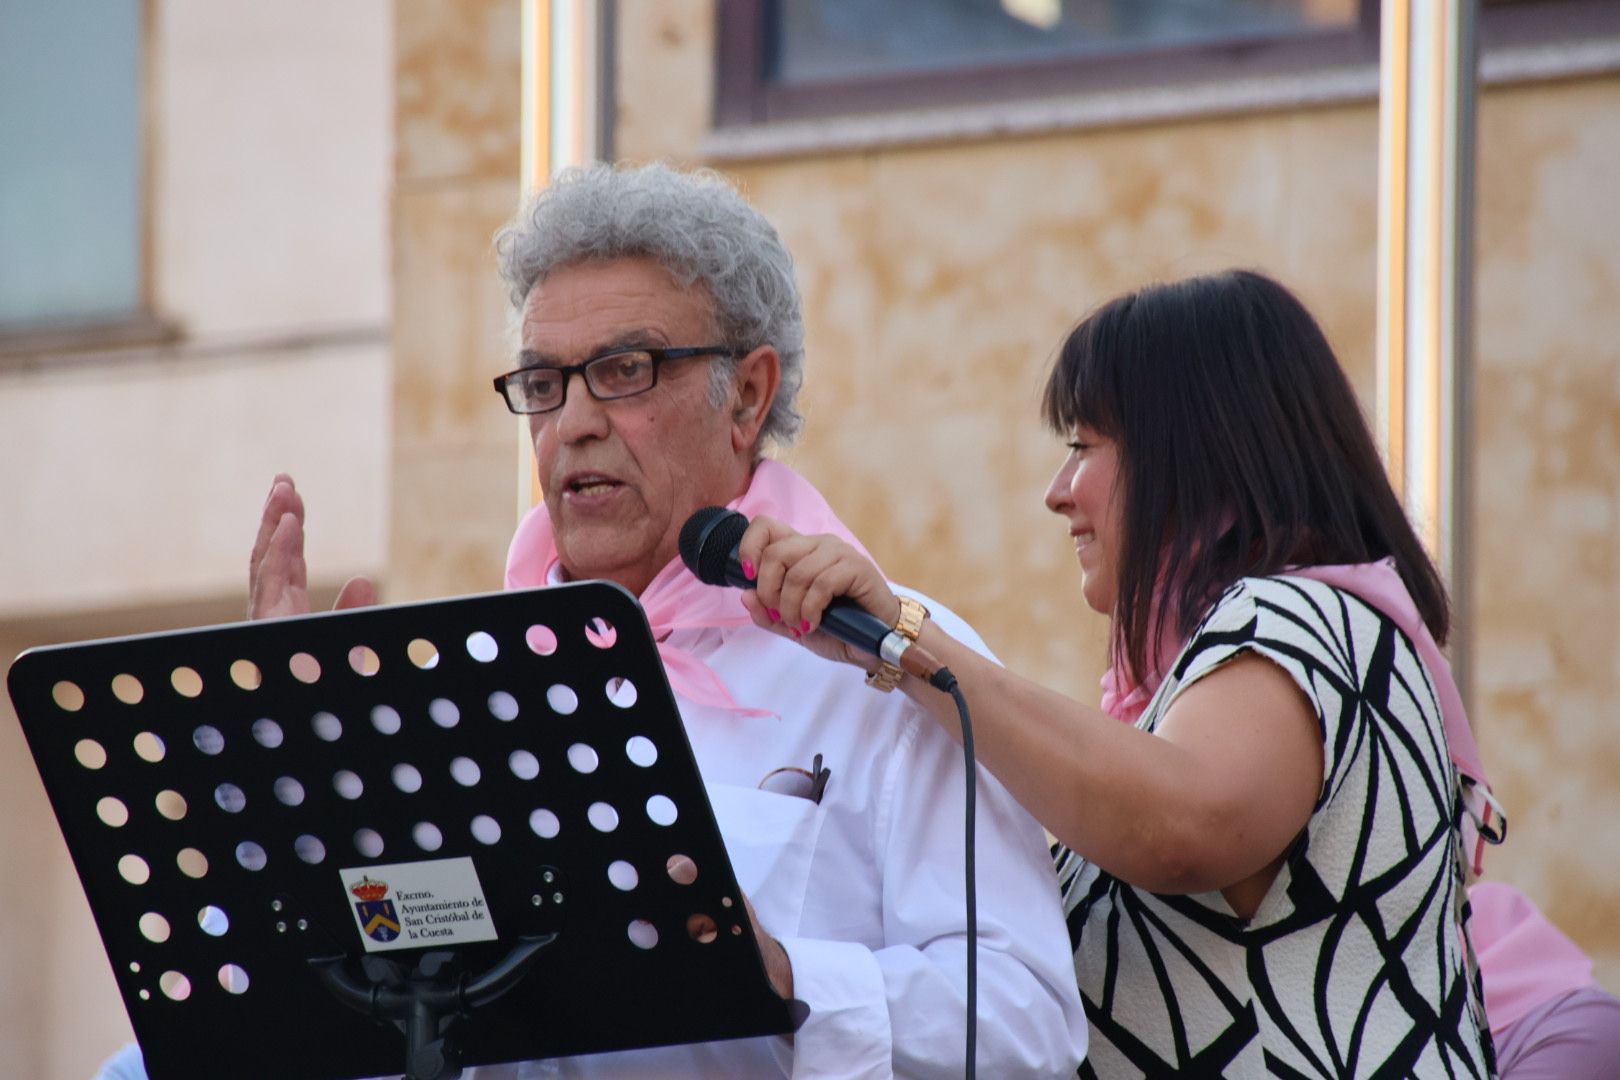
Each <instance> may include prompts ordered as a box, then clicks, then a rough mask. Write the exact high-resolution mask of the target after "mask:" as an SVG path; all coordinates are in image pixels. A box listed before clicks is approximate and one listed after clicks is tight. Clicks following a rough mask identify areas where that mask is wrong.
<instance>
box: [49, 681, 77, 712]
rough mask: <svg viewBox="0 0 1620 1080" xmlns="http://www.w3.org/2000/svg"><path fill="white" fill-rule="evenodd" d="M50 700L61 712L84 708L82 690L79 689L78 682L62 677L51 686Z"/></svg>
mask: <svg viewBox="0 0 1620 1080" xmlns="http://www.w3.org/2000/svg"><path fill="white" fill-rule="evenodd" d="M51 700H52V701H54V702H56V707H57V708H58V709H61V710H62V711H63V712H78V711H79V710H80V709H82V708H84V691H83V690H81V689H79V684H78V683H73V682H68V681H67V680H66V679H63V680H62V681H61V682H59V683H57V684H56V685H55V686H53V687H51Z"/></svg>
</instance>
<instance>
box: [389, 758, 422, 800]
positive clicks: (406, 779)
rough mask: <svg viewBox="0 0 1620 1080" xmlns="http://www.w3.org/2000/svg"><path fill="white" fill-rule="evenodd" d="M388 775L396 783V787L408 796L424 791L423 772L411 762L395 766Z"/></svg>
mask: <svg viewBox="0 0 1620 1080" xmlns="http://www.w3.org/2000/svg"><path fill="white" fill-rule="evenodd" d="M388 775H389V777H390V778H391V779H392V780H393V781H394V786H395V787H397V788H399V790H401V791H403V792H404V793H405V794H407V795H415V794H416V793H417V792H418V791H421V790H422V770H421V769H418V768H417V767H416V766H415V765H412V764H410V763H409V762H404V761H402V762H400V763H399V764H398V765H395V766H394V768H393V771H392V772H390V773H389V774H388Z"/></svg>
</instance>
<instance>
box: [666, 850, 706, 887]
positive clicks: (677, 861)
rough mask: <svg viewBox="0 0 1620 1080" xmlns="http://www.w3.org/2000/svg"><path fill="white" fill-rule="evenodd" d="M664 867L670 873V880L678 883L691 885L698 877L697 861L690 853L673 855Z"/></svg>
mask: <svg viewBox="0 0 1620 1080" xmlns="http://www.w3.org/2000/svg"><path fill="white" fill-rule="evenodd" d="M664 869H665V870H666V871H668V873H669V880H671V881H673V882H674V883H675V884H677V885H690V884H692V882H694V881H696V880H697V878H698V868H697V863H696V862H693V861H692V857H691V856H690V855H671V856H670V857H669V861H668V862H667V863H665V864H664Z"/></svg>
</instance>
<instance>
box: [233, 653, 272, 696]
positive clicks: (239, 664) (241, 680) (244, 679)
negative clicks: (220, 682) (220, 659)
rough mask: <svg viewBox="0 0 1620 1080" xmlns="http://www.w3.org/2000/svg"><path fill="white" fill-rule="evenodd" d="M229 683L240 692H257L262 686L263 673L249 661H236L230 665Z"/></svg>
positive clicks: (256, 665)
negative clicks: (240, 690)
mask: <svg viewBox="0 0 1620 1080" xmlns="http://www.w3.org/2000/svg"><path fill="white" fill-rule="evenodd" d="M231 682H233V683H235V684H236V685H237V687H238V688H239V689H242V690H257V689H258V688H259V687H261V686H263V685H264V673H263V672H262V671H260V670H259V665H258V664H255V663H254V662H253V661H251V660H237V661H234V662H233V663H232V664H231Z"/></svg>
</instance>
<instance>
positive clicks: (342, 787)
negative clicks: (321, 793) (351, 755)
mask: <svg viewBox="0 0 1620 1080" xmlns="http://www.w3.org/2000/svg"><path fill="white" fill-rule="evenodd" d="M332 789H333V790H334V791H336V792H337V793H338V794H339V795H341V796H343V797H344V798H345V799H349V800H350V801H353V800H355V799H358V798H359V797H360V795H361V793H362V792H364V791H365V790H366V785H365V782H364V781H362V780H361V779H360V777H359V776H358V775H357V774H355V773H353V772H350V771H349V770H348V769H339V770H338V771H337V772H335V773H333V774H332Z"/></svg>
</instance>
